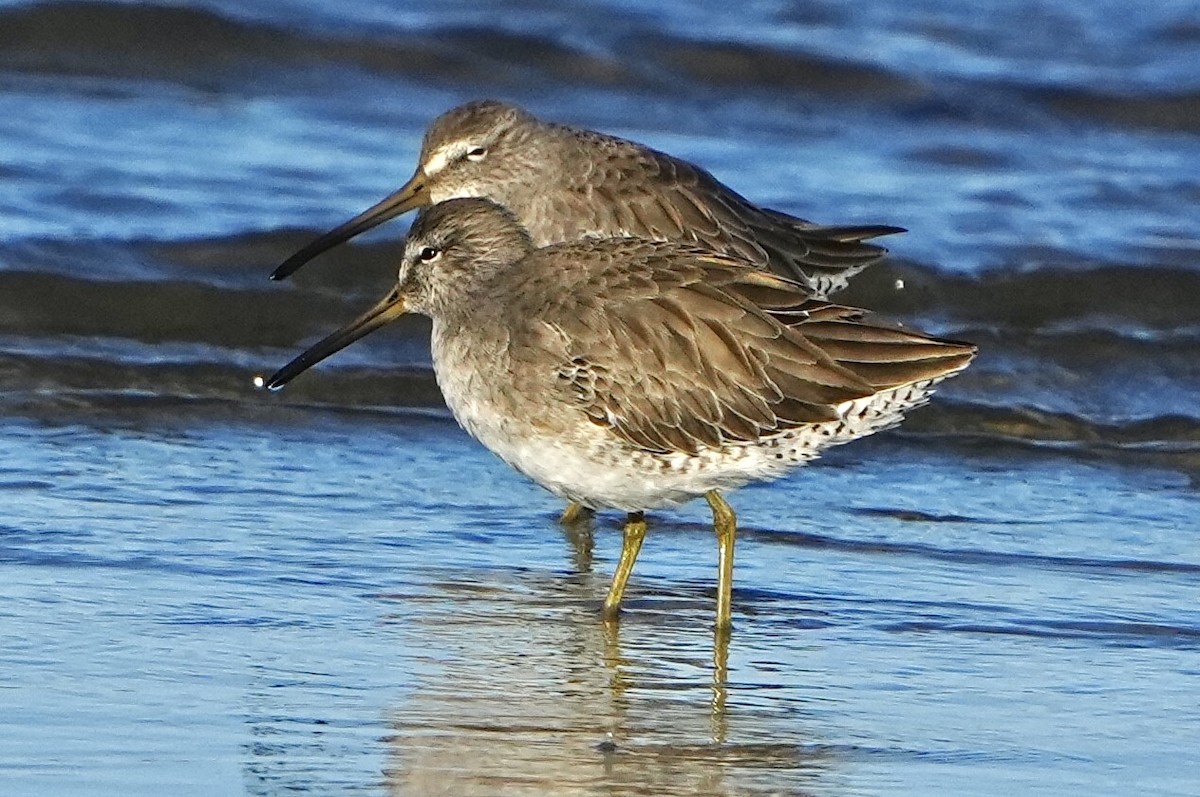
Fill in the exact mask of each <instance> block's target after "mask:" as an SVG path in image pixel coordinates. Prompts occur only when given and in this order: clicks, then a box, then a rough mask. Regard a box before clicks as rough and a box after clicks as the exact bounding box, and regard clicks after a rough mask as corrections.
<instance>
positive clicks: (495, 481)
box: [0, 0, 1200, 797]
mask: <svg viewBox="0 0 1200 797" xmlns="http://www.w3.org/2000/svg"><path fill="white" fill-rule="evenodd" d="M1198 48H1200V15H1198V14H1197V11H1196V8H1195V4H1194V3H1188V2H1159V3H1155V4H1152V5H1150V6H1147V5H1145V4H1140V3H1132V2H1129V0H1108V1H1106V2H1086V3H1085V2H1067V3H1063V2H1059V3H1046V2H1039V1H1038V0H1022V1H1021V2H1017V1H1016V0H1011V1H1010V2H1002V3H993V4H991V5H989V6H988V7H987V8H981V7H977V6H971V5H969V4H961V3H942V2H934V1H933V0H922V1H921V2H917V3H912V2H905V3H900V2H880V3H871V4H866V5H863V4H858V5H845V4H841V3H825V2H820V3H809V4H805V5H803V6H802V7H798V6H795V5H794V4H790V3H772V2H756V3H752V4H750V5H744V6H737V7H734V6H731V5H730V4H728V3H699V4H697V3H686V4H685V3H663V4H658V5H656V6H654V7H652V8H651V7H646V6H644V5H641V4H635V3H623V2H620V0H594V1H593V2H585V3H576V4H572V5H571V6H569V7H568V6H562V5H560V4H557V3H543V2H537V1H536V0H534V1H533V2H520V3H509V2H501V3H493V4H490V5H488V6H486V7H483V8H480V7H477V6H476V5H474V4H465V3H444V2H414V3H406V4H404V8H403V9H396V8H394V7H393V4H390V3H378V2H368V1H367V0H352V1H351V2H344V3H339V4H337V5H336V6H331V5H329V4H325V3H318V2H299V1H298V0H293V1H292V2H285V1H284V0H271V2H260V3H255V4H252V6H251V7H247V5H246V4H244V3H233V2H210V3H188V2H178V3H170V4H167V3H160V4H146V3H141V4H123V3H115V2H89V3H79V2H62V3H26V2H0V451H3V453H4V456H3V457H0V720H2V721H0V794H4V795H109V794H111V795H140V794H145V795H160V794H183V795H187V794H197V795H207V794H221V795H227V794H239V793H244V794H254V795H274V794H283V793H297V792H299V793H313V794H322V795H325V794H349V793H353V794H385V793H386V794H396V795H476V794H478V795H496V794H520V795H525V794H530V795H533V794H539V795H540V794H547V795H567V794H606V795H615V794H654V795H671V794H679V795H693V794H700V795H776V794H788V795H791V794H805V795H829V796H831V797H835V796H836V797H842V796H843V795H855V796H857V795H884V794H886V795H889V797H893V796H894V795H929V794H979V795H993V794H994V795H1004V796H1005V797H1009V795H1012V794H1014V793H1019V794H1045V795H1064V794H1079V795H1092V794H1105V793H1114V792H1122V793H1124V792H1133V793H1137V794H1144V795H1181V796H1182V795H1195V794H1197V793H1200V782H1198V779H1197V776H1196V774H1195V773H1196V766H1195V761H1196V755H1195V753H1194V752H1193V751H1194V750H1196V749H1200V718H1198V716H1197V712H1196V711H1195V708H1194V705H1195V703H1196V701H1195V694H1196V686H1197V684H1198V683H1200V680H1198V678H1200V610H1198V609H1197V607H1198V606H1200V542H1198V539H1197V533H1196V528H1197V519H1198V516H1200V501H1198V497H1197V493H1196V485H1197V474H1198V473H1200V448H1198V441H1200V409H1198V407H1200V405H1197V403H1196V401H1195V396H1196V395H1197V391H1198V390H1200V366H1198V365H1197V362H1198V361H1197V359H1196V356H1195V352H1196V351H1197V346H1200V311H1198V310H1197V308H1196V302H1195V298H1194V297H1195V296H1197V295H1200V294H1198V293H1197V291H1200V269H1198V268H1197V262H1198V258H1200V238H1198V237H1197V235H1196V231H1195V230H1196V219H1198V218H1200V182H1198V180H1197V175H1200V135H1198V134H1200V123H1198V122H1197V120H1198V119H1200V113H1198V111H1200V69H1198V68H1197V64H1198V63H1200V61H1198V60H1197V57H1196V56H1197V51H1198ZM481 96H497V97H501V98H505V99H508V100H511V101H515V102H519V103H521V104H523V105H525V106H526V107H528V108H530V109H531V110H532V111H534V112H535V113H537V114H539V115H540V116H542V117H544V118H548V119H556V120H561V121H566V122H571V123H575V124H579V125H583V126H587V127H594V128H598V129H603V130H606V131H609V132H613V133H617V134H619V135H624V136H627V137H631V138H635V139H637V140H640V141H644V142H646V143H649V144H652V145H654V146H656V147H659V148H662V149H666V150H668V151H670V152H672V153H675V154H678V155H681V156H684V157H687V158H689V159H692V160H694V161H697V162H699V163H701V164H703V165H704V166H705V167H706V168H708V169H710V170H711V171H713V172H714V173H715V174H716V175H717V176H719V177H720V178H722V179H723V180H725V181H726V182H728V183H729V184H730V185H732V186H733V187H735V188H736V189H737V190H738V191H740V192H741V193H743V194H745V195H747V196H749V197H751V198H753V199H754V200H756V201H759V202H762V203H764V204H768V205H771V206H774V207H778V208H780V209H782V210H786V211H789V212H793V213H796V214H799V215H802V216H804V217H806V218H811V219H814V220H816V221H819V222H826V223H846V224H850V223H864V224H866V223H878V224H896V225H901V226H904V227H906V228H908V229H909V232H908V233H907V234H905V235H902V236H894V237H891V238H889V239H888V241H887V245H888V246H889V248H890V249H891V251H892V257H890V258H889V259H888V260H886V261H885V262H883V263H880V264H878V265H875V266H872V267H871V268H870V269H869V270H868V271H866V272H865V273H863V274H862V275H860V277H859V278H857V279H856V281H855V284H854V285H853V286H852V287H851V288H850V289H849V290H848V291H846V292H845V294H843V296H842V299H843V300H844V301H846V302H847V303H851V304H859V305H862V306H867V307H870V308H872V309H876V310H879V311H881V312H884V313H886V314H889V315H891V316H893V317H895V318H898V319H900V320H903V321H904V322H905V323H911V324H913V325H915V326H917V327H920V328H923V329H926V330H929V331H930V332H934V333H937V334H944V335H949V336H953V337H955V338H963V339H967V340H972V341H974V342H976V343H978V344H979V346H980V349H981V353H980V356H979V358H978V360H977V361H976V362H975V363H974V364H973V365H972V366H971V368H970V369H969V370H968V371H967V372H966V373H965V374H963V375H962V376H960V377H957V378H955V379H954V380H952V381H950V382H948V383H947V384H946V386H945V388H944V389H943V390H941V391H940V392H939V394H938V396H937V397H936V398H935V401H934V402H933V404H932V405H931V406H930V407H928V408H925V409H922V410H920V411H918V412H916V413H914V414H913V415H912V417H911V418H910V419H909V421H908V422H906V423H905V425H904V426H903V427H901V428H900V429H899V430H897V431H894V432H889V433H886V434H881V435H878V436H877V437H875V438H871V439H869V440H865V441H861V442H859V443H856V444H854V445H851V446H848V447H844V448H841V449H837V450H835V451H832V452H830V453H829V454H828V455H827V456H826V457H824V458H823V459H821V460H820V461H818V462H817V463H814V464H813V465H812V466H810V467H807V468H805V469H802V470H801V471H798V472H796V473H795V474H793V475H792V476H790V477H789V478H787V479H785V480H783V481H781V482H778V483H775V484H770V485H757V486H752V487H749V488H746V489H744V490H742V491H739V492H738V493H736V494H734V495H732V496H731V499H730V500H731V501H732V503H733V505H734V506H735V508H736V509H737V511H738V514H739V519H740V521H741V526H742V528H741V532H740V535H739V547H738V554H737V569H736V577H735V590H734V621H735V629H734V632H733V634H732V637H731V639H730V640H729V644H728V647H727V648H725V647H724V646H722V645H720V644H719V642H718V640H716V639H714V637H713V634H712V631H711V628H710V623H711V619H712V611H713V600H714V587H715V569H716V568H715V559H716V556H715V545H714V541H713V535H712V531H711V528H710V527H709V525H708V518H707V512H706V509H705V508H704V507H703V505H702V504H701V505H695V506H687V507H684V508H683V509H681V510H679V511H669V512H661V513H656V514H654V515H653V516H652V517H651V523H652V525H651V529H650V533H649V535H648V537H647V541H646V545H645V548H644V550H643V553H642V556H641V559H640V560H639V562H638V567H637V569H636V571H635V573H634V576H633V579H632V581H631V583H630V586H629V589H628V591H627V595H626V612H625V614H624V615H623V617H622V619H621V622H620V625H619V628H617V629H614V628H612V627H608V626H605V625H604V624H603V623H602V622H601V620H600V613H599V606H600V603H601V601H602V599H603V596H604V593H605V590H606V589H607V585H608V579H609V577H610V575H611V573H612V569H613V567H614V563H615V560H616V557H617V553H618V551H619V547H620V531H619V521H620V518H619V517H618V516H615V515H610V514H601V515H600V516H598V517H597V518H596V519H595V522H594V524H593V525H592V526H590V527H587V526H585V527H582V528H572V529H564V528H562V527H560V526H559V524H558V523H556V521H555V517H556V515H557V513H558V512H559V511H560V510H561V505H560V504H559V502H557V501H556V500H554V499H552V498H551V497H550V496H549V495H547V494H546V493H544V492H543V491H541V490H540V489H539V488H537V487H536V486H534V485H532V484H529V483H528V482H526V481H525V480H524V479H523V478H521V477H520V476H519V475H517V474H515V473H514V472H512V471H511V470H509V469H508V468H507V467H506V466H505V465H503V463H501V462H500V461H498V460H496V459H495V458H493V457H492V456H491V455H490V454H488V453H487V452H486V451H485V450H483V449H482V448H481V447H480V446H479V445H478V444H476V443H474V442H473V441H471V440H470V439H469V438H468V437H467V436H466V435H465V434H464V433H462V432H461V431H459V430H458V429H457V428H456V427H455V425H454V424H453V421H452V420H451V419H450V418H449V417H448V415H447V414H446V412H445V410H444V408H443V407H442V405H441V402H440V399H439V397H438V393H437V388H436V385H435V384H434V383H433V379H432V376H431V373H430V370H429V354H428V347H427V336H428V327H427V325H426V324H424V323H422V322H421V321H418V320H413V321H411V322H405V323H402V324H398V325H397V326H396V329H394V330H392V331H391V332H390V333H380V334H379V335H378V336H376V337H375V338H374V339H371V340H368V341H364V342H362V343H361V344H356V345H355V346H354V347H352V348H351V349H349V350H347V351H345V352H343V353H341V354H339V355H338V356H337V357H336V358H334V359H333V360H331V361H330V362H329V363H328V364H327V365H322V367H321V368H318V369H315V370H314V371H312V372H311V373H307V374H305V375H304V377H303V378H301V379H298V380H297V381H296V382H295V383H294V384H292V385H289V387H288V389H287V390H286V391H283V392H282V393H281V394H277V395H276V394H272V395H266V394H262V393H260V392H256V391H254V390H253V389H252V388H251V386H250V380H251V377H252V376H253V375H255V374H259V373H269V372H270V371H272V370H274V369H275V368H276V367H278V366H279V365H281V364H283V363H284V362H286V361H287V360H288V359H290V358H291V357H292V356H294V355H295V354H296V353H297V352H299V351H300V350H301V349H302V348H304V347H305V346H306V345H308V344H310V343H311V342H312V341H314V340H315V339H317V338H318V337H319V336H321V335H322V334H324V333H326V332H328V331H330V330H332V329H334V328H336V327H337V326H339V325H341V324H342V323H344V322H345V321H346V320H348V319H349V318H351V317H353V316H354V315H355V314H356V313H357V312H359V311H360V310H361V309H362V308H363V307H365V306H366V305H367V303H369V302H371V301H373V300H374V299H375V298H376V297H377V296H378V295H379V294H380V292H381V291H382V290H383V287H384V286H385V285H386V284H387V283H388V280H389V279H390V278H391V277H392V276H393V275H394V271H395V257H396V247H395V241H396V240H397V238H398V237H399V236H400V235H401V234H402V232H403V229H404V224H403V223H399V224H394V225H389V227H388V228H385V229H382V230H380V231H378V232H376V233H372V234H371V235H369V236H365V240H363V241H361V242H356V243H354V244H351V245H349V246H346V247H342V248H341V249H340V250H338V251H336V252H331V253H330V254H328V255H325V256H323V257H322V258H321V259H320V260H318V261H315V262H314V263H312V264H311V265H309V266H307V267H306V268H305V269H304V270H303V271H301V272H299V273H298V274H297V275H296V277H295V278H294V279H293V280H291V281H289V282H286V283H270V282H268V280H267V279H266V275H267V274H268V273H269V272H270V271H271V270H272V268H274V266H275V265H277V264H278V263H279V262H280V261H282V260H283V258H285V257H286V256H288V255H289V254H291V253H292V252H294V251H295V250H296V249H297V248H299V247H300V246H301V245H303V244H304V243H305V242H307V241H308V240H309V239H311V237H313V236H315V235H316V234H319V233H320V232H323V231H325V230H326V229H328V228H330V227H332V226H333V225H335V224H337V223H339V222H341V221H343V220H345V219H346V218H349V217H350V216H351V215H353V214H355V213H357V212H358V211H360V210H362V209H363V208H365V207H366V206H368V205H370V204H372V203H373V202H375V201H376V200H378V199H380V198H381V197H383V196H384V195H385V194H387V193H389V192H390V191H392V190H394V189H395V188H396V187H397V186H399V185H400V183H401V182H403V181H404V180H405V179H406V178H407V177H408V176H409V174H410V173H411V171H412V168H413V165H414V163H415V158H416V153H417V150H418V147H419V143H420V136H421V133H422V131H423V129H424V127H425V126H426V125H427V124H428V123H429V121H430V120H431V119H432V118H434V117H435V116H436V115H438V114H439V113H441V112H442V111H444V110H446V109H447V108H449V107H452V106H453V105H455V104H458V103H460V102H463V101H465V100H467V99H471V98H476V97H481Z"/></svg>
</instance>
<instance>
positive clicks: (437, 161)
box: [425, 141, 467, 174]
mask: <svg viewBox="0 0 1200 797" xmlns="http://www.w3.org/2000/svg"><path fill="white" fill-rule="evenodd" d="M466 151H467V145H466V144H463V143H461V142H457V141H456V142H455V143H453V144H447V145H446V146H444V147H442V148H441V149H438V150H435V151H434V152H433V153H431V154H430V156H429V160H427V161H425V174H437V173H438V172H440V171H441V170H442V169H445V168H446V166H447V165H448V164H449V163H450V162H451V161H454V160H458V159H459V158H461V157H462V156H463V155H464V154H466Z"/></svg>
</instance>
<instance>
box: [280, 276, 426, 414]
mask: <svg viewBox="0 0 1200 797" xmlns="http://www.w3.org/2000/svg"><path fill="white" fill-rule="evenodd" d="M406 312H407V308H405V306H404V297H402V296H401V295H400V292H399V289H398V288H397V289H395V290H393V291H392V292H391V293H389V294H388V295H387V296H385V297H384V298H383V300H382V301H380V302H379V303H378V304H376V305H375V306H374V307H372V308H371V309H370V310H368V311H367V312H365V313H363V314H362V315H360V316H359V317H358V318H356V319H354V320H353V321H351V322H350V323H349V324H347V325H346V326H344V327H342V328H341V329H339V330H338V331H337V332H334V333H333V334H332V335H330V336H329V337H327V338H325V339H324V340H322V341H320V342H319V343H317V344H315V345H313V346H312V347H311V348H309V349H308V350H307V351H306V352H304V353H303V354H301V355H300V356H299V357H297V358H296V359H294V360H292V361H291V362H290V363H288V364H287V365H285V366H283V367H282V368H280V369H279V370H278V371H276V372H275V373H274V374H272V375H271V378H270V379H268V380H267V381H266V382H264V383H263V384H262V387H265V388H267V389H268V390H278V389H279V388H281V387H283V386H284V385H286V384H287V383H288V382H290V381H292V379H294V378H295V377H296V376H297V375H298V374H300V373H302V372H304V371H307V370H308V369H309V368H311V367H312V366H314V365H316V364H317V363H319V362H321V360H324V359H325V358H326V357H328V356H329V355H331V354H335V353H337V352H339V351H341V350H342V349H344V348H346V347H347V346H349V345H350V344H351V343H353V342H354V341H356V340H358V339H359V338H361V337H364V336H366V335H369V334H371V333H372V332H374V331H375V330H377V329H379V328H380V327H381V326H383V325H384V324H387V323H390V322H392V321H395V320H396V319H397V318H399V317H400V316H402V315H404V314H405V313H406ZM256 381H257V380H256Z"/></svg>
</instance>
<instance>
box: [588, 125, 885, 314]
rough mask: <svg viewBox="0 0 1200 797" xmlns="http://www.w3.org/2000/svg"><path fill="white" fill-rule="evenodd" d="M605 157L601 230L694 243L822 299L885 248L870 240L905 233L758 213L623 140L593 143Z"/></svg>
mask: <svg viewBox="0 0 1200 797" xmlns="http://www.w3.org/2000/svg"><path fill="white" fill-rule="evenodd" d="M593 147H595V148H596V149H597V150H600V151H604V152H606V154H607V155H608V158H607V159H606V160H604V161H601V162H599V163H598V165H597V166H596V167H595V169H594V170H593V171H592V172H590V173H589V175H588V176H587V180H588V184H589V186H590V189H589V190H592V191H594V192H595V195H596V196H595V198H596V200H597V201H596V206H597V209H596V211H595V212H597V213H605V214H608V216H609V218H607V219H605V220H604V222H605V224H604V227H606V228H607V229H611V230H614V231H615V230H622V231H624V233H625V234H628V235H636V236H640V237H649V238H655V239H659V240H682V241H691V242H694V243H698V244H701V245H703V246H704V247H705V248H707V249H711V250H713V251H716V252H720V253H723V254H730V255H734V256H736V257H739V258H742V259H744V260H748V261H750V262H751V263H753V264H755V265H756V266H759V267H761V268H769V269H770V270H772V271H774V272H776V273H777V274H779V275H781V276H784V277H788V278H790V279H793V280H796V281H798V282H802V283H805V284H807V285H809V286H810V288H811V289H812V291H813V292H814V293H816V294H818V295H825V294H826V293H828V292H831V291H833V290H838V289H840V288H842V287H845V285H846V281H847V280H848V279H849V278H850V277H851V276H853V275H854V274H856V273H858V272H859V271H861V270H862V269H864V268H866V267H867V266H868V265H870V264H871V263H874V262H875V261H876V260H878V259H879V258H881V257H882V256H883V255H884V254H885V253H886V252H887V250H886V249H884V248H883V247H881V246H876V245H874V244H869V243H865V241H866V240H867V239H870V238H875V237H877V236H881V235H890V234H893V233H898V232H903V231H904V230H903V229H902V228H900V227H889V226H884V225H865V226H822V225H817V224H813V223H811V222H808V221H805V220H804V219H799V218H796V217H794V216H789V215H787V214H785V213H780V212H778V211H774V210H770V209H765V208H760V207H758V206H756V205H754V204H753V203H751V202H750V201H749V200H747V199H746V198H745V197H743V196H741V195H740V194H738V193H736V192H735V191H733V190H732V189H730V188H729V187H727V186H726V185H724V184H723V183H721V182H720V181H718V180H717V179H716V178H715V177H713V176H712V175H711V174H710V173H708V172H707V171H705V170H704V169H701V168H700V167H698V166H694V165H693V164H690V163H688V162H686V161H683V160H680V159H678V158H673V157H671V156H670V155H667V154H665V153H662V152H658V151H655V150H651V149H648V148H646V147H642V146H639V145H637V144H634V143H632V142H627V141H623V140H620V139H611V138H608V137H603V139H602V140H601V141H600V142H595V143H593Z"/></svg>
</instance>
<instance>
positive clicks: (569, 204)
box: [271, 100, 904, 296]
mask: <svg viewBox="0 0 1200 797" xmlns="http://www.w3.org/2000/svg"><path fill="white" fill-rule="evenodd" d="M458 197H484V198H487V199H491V200H493V201H495V202H498V203H499V204H501V205H504V206H505V207H507V208H509V209H510V210H512V212H513V213H515V214H516V216H517V218H518V219H519V220H520V222H521V224H522V225H524V226H525V228H526V229H527V230H528V231H529V234H530V236H531V237H532V238H533V242H534V244H535V245H537V246H548V245H549V244H554V243H562V242H566V241H574V240H577V239H580V238H597V237H599V238H604V237H636V238H647V239H651V240H663V241H685V242H688V243H694V244H698V245H701V246H703V247H704V248H706V249H709V250H712V251H714V252H718V253H720V254H726V255H731V256H734V257H738V258H741V259H742V260H746V261H749V262H750V263H753V264H754V265H755V266H758V267H759V268H764V269H770V270H771V271H774V272H776V273H778V274H780V275H782V276H785V277H789V278H791V279H794V280H796V281H798V282H800V283H802V284H805V285H807V286H808V288H809V290H810V291H811V292H812V293H813V294H814V295H815V296H826V295H828V294H829V293H831V292H832V291H835V290H838V289H840V288H841V287H844V286H845V284H846V280H847V279H848V278H849V277H850V276H852V275H853V274H855V273H857V272H858V271H861V270H862V269H863V268H865V267H867V266H868V265H870V264H871V263H873V262H874V261H876V260H878V259H879V258H880V257H882V256H883V254H884V253H885V252H886V251H887V250H885V249H883V248H882V247H879V246H876V245H873V244H868V243H864V241H866V240H867V239H870V238H875V237H878V236H881V235H890V234H892V233H898V232H904V230H903V229H902V228H900V227H890V226H884V225H865V226H857V225H854V226H822V225H818V224H813V223H812V222H809V221H805V220H804V219H799V218H796V217H794V216H789V215H788V214H786V213H781V212H779V211H776V210H771V209H769V208H762V207H759V206H757V205H755V204H753V203H752V202H750V200H748V199H746V198H745V197H743V196H741V195H740V194H738V193H737V192H735V191H734V190H733V189H731V188H729V187H728V186H726V185H725V184H723V183H721V182H720V181H718V180H717V179H716V178H715V177H713V176H712V175H711V174H709V173H708V172H707V171H705V170H704V169H702V168H700V167H699V166H696V165H694V164H691V163H688V162H687V161H685V160H681V159H679V158H675V157H672V156H670V155H668V154H666V153H664V152H659V151H657V150H653V149H650V148H649V147H645V146H643V145H641V144H637V143H635V142H632V141H626V140H624V139H621V138H616V137H614V136H609V135H605V134H603V133H597V132H594V131H591V130H582V129H579V128H574V127H568V126H566V125H560V124H553V123H548V122H543V121H540V120H538V119H537V118H535V117H534V116H532V115H531V114H529V113H528V112H526V111H524V110H522V109H521V108H518V107H516V106H514V105H510V104H507V103H503V102H498V101H495V100H481V101H476V102H471V103H467V104H466V105H462V106H460V107H458V108H454V109H452V110H450V111H447V112H446V113H444V114H442V115H441V116H440V117H438V118H437V119H436V120H434V122H433V123H432V124H431V125H430V126H429V129H428V131H426V133H425V137H424V140H423V142H422V144H421V154H420V162H419V163H418V165H417V169H416V172H415V173H414V174H413V176H412V178H411V179H410V180H409V181H408V182H407V183H405V184H404V186H403V187H401V188H400V189H399V190H398V191H396V192H395V193H394V194H392V195H391V196H389V197H387V198H386V199H384V200H383V201H381V202H379V203H378V204H376V205H375V206H373V207H371V208H369V209H367V210H366V211H364V212H363V213H361V214H359V215H358V216H356V217H354V218H353V219H351V220H350V221H348V222H346V223H345V224H342V225H341V226H339V227H337V228H336V229H334V230H331V231H330V232H328V233H326V234H325V235H322V236H321V237H320V238H317V239H316V240H315V241H313V242H312V243H310V244H308V245H307V246H305V247H304V248H303V249H301V250H300V251H299V252H297V253H296V254H294V255H292V256H291V257H289V258H288V259H287V260H286V261H284V263H283V264H282V265H280V266H279V268H277V269H276V270H275V272H274V273H273V274H272V275H271V278H272V279H277V280H278V279H283V278H285V277H287V276H288V275H290V274H291V273H292V272H294V271H295V270H296V269H298V268H300V266H302V265H304V264H305V263H307V262H308V261H309V260H311V259H313V258H314V257H316V256H317V255H319V254H321V253H322V252H325V251H326V250H328V249H330V248H332V247H334V246H337V245H338V244H341V243H343V242H345V241H347V240H349V239H350V238H353V237H354V236H356V235H358V234H359V233H361V232H364V231H366V230H369V229H371V228H373V227H375V226H377V225H379V224H382V223H383V222H385V221H387V220H389V219H392V218H394V217H396V216H399V215H401V214H403V213H406V212H408V211H409V210H414V209H416V208H421V207H425V206H428V205H430V204H433V203H436V202H443V201H445V200H447V199H454V198H458Z"/></svg>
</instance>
